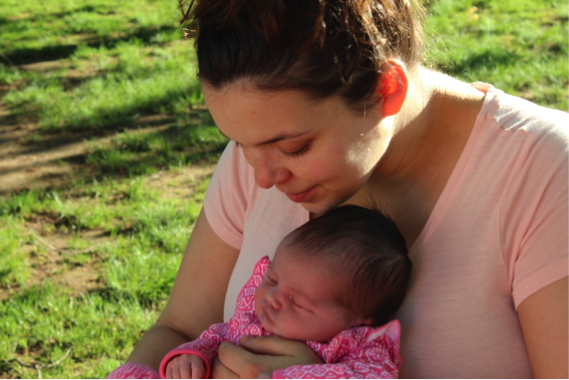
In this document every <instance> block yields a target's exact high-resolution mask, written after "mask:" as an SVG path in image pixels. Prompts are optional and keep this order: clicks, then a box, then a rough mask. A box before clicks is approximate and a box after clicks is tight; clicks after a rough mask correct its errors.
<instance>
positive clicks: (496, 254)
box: [204, 84, 569, 378]
mask: <svg viewBox="0 0 569 380" xmlns="http://www.w3.org/2000/svg"><path fill="white" fill-rule="evenodd" d="M474 86H475V87H476V88H478V89H480V90H481V91H485V92H486V91H487V95H486V99H485V102H484V105H483V107H482V110H481V112H480V114H479V115H478V118H477V121H476V125H475V126H474V129H473V131H472V133H471V136H470V138H469V140H468V143H467V145H466V147H465V149H464V152H463V153H462V156H461V157H460V159H459V161H458V163H457V165H456V167H455V169H454V171H453V173H452V175H451V177H450V179H449V181H448V183H447V185H446V187H445V189H444V190H443V192H442V194H441V196H440V198H439V200H438V202H437V204H436V205H435V208H434V210H433V212H432V214H431V216H430V218H429V220H428V221H427V224H426V225H425V227H424V229H423V231H422V232H421V234H420V236H419V237H418V239H417V240H416V241H415V243H414V244H413V245H412V246H411V247H410V253H409V255H410V258H411V260H412V261H413V278H412V281H411V284H410V288H409V291H408V294H407V296H406V298H405V301H404V303H403V305H402V307H401V308H400V309H399V311H398V312H397V313H396V315H395V316H394V317H395V318H397V319H399V320H400V322H401V331H402V335H401V356H402V358H403V365H402V367H401V369H400V376H401V377H411V378H427V377H428V378H430V377H437V378H443V377H444V378H448V377H451V378H464V377H467V378H487V377H492V378H512V377H514V378H529V377H531V376H532V374H531V369H530V366H529V361H528V358H527V353H526V350H525V345H524V341H523V337H522V333H521V329H520V326H519V321H518V317H517V313H516V309H517V307H518V306H519V304H520V303H521V302H522V301H523V300H524V299H526V298H527V297H528V296H529V295H531V294H533V293H534V292H536V291H538V290H540V289H542V288H543V287H545V286H547V285H549V284H551V283H553V282H555V281H557V280H559V279H562V278H564V277H566V276H567V275H568V265H569V264H568V260H567V258H568V245H569V243H568V229H569V226H568V205H567V203H568V201H567V199H568V181H569V179H568V151H569V115H568V114H566V113H564V112H560V111H555V110H550V109H546V108H543V107H539V106H537V105H535V104H533V103H530V102H528V101H525V100H522V99H520V98H516V97H513V96H510V95H506V94H504V93H503V92H502V91H499V90H496V89H494V88H493V87H492V86H489V85H484V84H475V85H474ZM204 207H205V212H206V216H207V219H208V221H209V223H210V225H211V227H212V228H213V230H214V231H215V232H216V233H217V234H218V235H219V236H220V237H221V238H222V239H223V240H224V241H226V242H227V243H229V244H230V245H232V246H233V247H235V248H238V249H240V250H241V253H240V255H239V258H238V260H237V264H236V267H235V270H234V272H233V274H232V277H231V280H230V283H229V290H228V291H227V295H226V300H225V320H226V321H227V320H229V318H230V317H231V314H232V313H233V305H235V301H236V298H237V295H238V293H239V290H240V289H241V288H242V287H243V285H244V284H245V282H246V281H247V279H248V278H249V275H250V273H251V270H252V268H253V267H254V265H255V263H256V262H257V261H258V260H259V259H261V258H262V257H263V256H265V255H267V254H268V255H269V256H270V257H271V258H272V257H273V254H274V252H275V249H276V247H277V245H278V244H279V242H280V241H281V239H282V238H283V237H284V236H285V235H286V234H287V233H289V232H290V231H292V230H293V229H295V228H297V227H299V226H300V225H302V224H303V223H305V222H307V221H308V218H309V214H308V212H307V211H306V210H305V209H303V208H302V207H301V206H300V205H298V204H296V203H293V202H291V201H290V200H289V199H288V198H287V197H286V196H285V195H284V194H282V193H280V192H279V191H278V190H277V189H275V188H274V187H273V188H271V189H266V190H265V189H261V188H258V187H257V186H256V185H255V181H254V172H253V169H252V168H251V167H250V166H249V165H248V164H247V162H246V161H245V158H244V157H243V154H242V152H241V149H240V148H238V147H236V145H235V144H234V143H233V142H231V143H230V144H229V145H228V147H227V149H226V150H225V152H224V153H223V155H222V158H221V159H220V162H219V164H218V167H217V169H216V172H215V173H214V175H213V177H212V180H211V182H210V185H209V188H208V192H207V195H206V198H205V204H204Z"/></svg>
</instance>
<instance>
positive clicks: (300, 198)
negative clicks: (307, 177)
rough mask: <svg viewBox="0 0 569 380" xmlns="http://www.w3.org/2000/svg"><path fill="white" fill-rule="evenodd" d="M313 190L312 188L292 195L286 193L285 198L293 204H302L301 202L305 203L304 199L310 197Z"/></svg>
mask: <svg viewBox="0 0 569 380" xmlns="http://www.w3.org/2000/svg"><path fill="white" fill-rule="evenodd" d="M314 189H315V187H313V188H311V189H309V190H306V191H303V192H301V193H294V194H292V193H286V196H287V197H288V199H290V200H291V201H293V202H296V203H302V202H304V201H306V199H307V198H308V197H309V196H310V195H312V192H313V191H314Z"/></svg>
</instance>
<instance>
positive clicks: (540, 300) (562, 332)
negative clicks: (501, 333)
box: [518, 277, 569, 379]
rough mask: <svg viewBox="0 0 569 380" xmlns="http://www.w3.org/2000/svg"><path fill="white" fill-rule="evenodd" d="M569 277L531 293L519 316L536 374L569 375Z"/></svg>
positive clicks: (531, 363)
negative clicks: (568, 293)
mask: <svg viewBox="0 0 569 380" xmlns="http://www.w3.org/2000/svg"><path fill="white" fill-rule="evenodd" d="M567 286H568V283H567V277H565V278H564V279H561V280H559V281H556V282H554V283H553V284H551V285H548V286H546V287H545V288H543V289H541V290H540V291H538V292H536V293H534V294H532V295H531V296H529V297H528V298H527V299H526V300H524V301H523V302H522V303H521V304H520V306H519V307H518V316H519V318H520V324H521V327H522V332H523V335H524V340H525V343H526V348H527V352H528V356H529V360H530V365H531V369H532V372H533V376H534V377H535V378H550V379H551V378H565V379H566V378H567V377H568V368H567V367H568V363H567V357H568V347H567V346H568V329H567V324H568V322H569V320H568V311H567V308H568V305H567V302H568V301H567Z"/></svg>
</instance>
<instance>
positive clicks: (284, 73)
mask: <svg viewBox="0 0 569 380" xmlns="http://www.w3.org/2000/svg"><path fill="white" fill-rule="evenodd" d="M417 1H418V0H178V5H179V7H180V10H181V12H182V15H183V17H182V20H181V22H182V24H184V23H189V24H190V26H189V28H190V30H191V32H193V34H194V35H195V46H196V51H197V56H198V75H199V77H200V78H201V79H202V81H204V82H205V83H206V84H207V85H210V86H213V88H215V89H220V88H223V87H224V86H226V85H229V84H232V83H234V82H236V81H238V80H242V79H246V80H248V81H250V82H251V83H252V84H253V85H255V86H256V87H257V88H259V89H261V90H282V89H289V90H300V91H304V92H305V93H306V94H307V95H308V96H309V97H310V98H312V99H314V100H318V99H323V98H326V97H328V96H331V95H339V96H340V97H341V98H342V99H343V100H344V101H345V103H346V104H347V105H348V106H349V107H351V108H353V109H358V110H360V109H363V108H364V107H365V106H366V104H368V103H374V102H375V101H377V100H378V99H374V97H373V94H374V90H375V89H376V86H377V83H378V80H379V78H380V76H381V73H382V68H383V65H384V64H385V62H386V60H387V59H389V58H398V59H401V60H402V61H403V62H404V63H405V64H406V65H407V68H408V69H410V70H412V69H413V68H414V67H416V66H417V65H418V64H419V63H420V62H421V60H422V54H423V35H422V29H421V25H420V22H419V18H420V17H416V14H418V15H422V8H421V6H420V5H419V4H418V3H417ZM192 29H193V30H192Z"/></svg>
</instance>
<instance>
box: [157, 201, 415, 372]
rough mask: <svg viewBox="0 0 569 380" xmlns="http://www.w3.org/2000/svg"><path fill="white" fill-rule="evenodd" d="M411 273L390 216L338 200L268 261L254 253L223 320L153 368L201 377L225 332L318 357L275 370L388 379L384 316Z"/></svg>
mask: <svg viewBox="0 0 569 380" xmlns="http://www.w3.org/2000/svg"><path fill="white" fill-rule="evenodd" d="M410 277H411V261H410V260H409V258H408V256H407V247H406V243H405V240H404V238H403V236H402V235H401V233H400V232H399V230H398V229H397V226H396V225H395V223H393V221H391V220H390V219H388V218H387V217H385V216H384V215H383V214H381V213H380V212H379V211H376V210H370V209H367V208H363V207H359V206H351V205H350V206H342V207H339V208H337V209H334V210H332V211H330V212H328V213H327V214H325V215H323V216H321V217H319V218H317V219H313V220H311V221H309V222H308V223H306V224H305V225H303V226H301V227H299V228H298V229H296V230H294V231H293V232H291V233H290V234H289V235H287V236H286V237H285V238H284V239H283V240H282V241H281V243H280V244H279V246H278V247H277V249H276V252H275V255H274V258H273V260H272V262H271V261H270V260H269V258H268V257H264V258H262V259H261V260H260V261H259V262H258V263H257V264H256V266H255V268H254V272H253V276H252V277H251V279H250V280H249V281H248V282H247V284H246V285H245V286H244V287H243V289H242V290H241V293H240V294H239V297H238V299H237V307H236V311H235V314H234V315H233V317H232V318H231V319H230V320H229V322H228V323H220V324H215V325H212V326H211V327H210V328H209V329H208V330H207V331H205V332H204V333H202V335H201V336H200V337H199V338H198V339H196V340H195V341H192V342H189V343H185V344H183V345H182V346H180V347H178V348H176V349H174V350H172V351H170V352H169V353H168V354H167V355H166V356H165V357H164V359H163V360H162V363H161V365H160V374H161V376H162V377H163V378H208V377H209V376H210V375H211V364H212V362H213V360H214V359H215V358H216V357H217V352H218V349H219V346H220V344H221V343H222V342H223V341H230V342H232V343H234V344H239V338H240V337H242V336H263V335H278V336H281V337H285V338H288V339H296V340H303V341H307V342H306V343H307V345H308V346H309V347H310V348H311V349H312V350H314V352H316V353H317V354H318V355H319V356H320V358H321V359H322V360H323V361H324V362H325V364H320V365H298V366H292V367H289V368H286V369H284V370H278V371H275V372H273V373H272V376H273V378H353V377H374V378H386V377H387V378H396V377H397V372H398V369H399V367H400V365H401V357H400V356H399V335H400V326H399V322H398V321H391V322H389V318H390V316H391V315H392V314H393V312H395V311H396V310H397V309H398V308H399V306H400V305H401V302H402V301H403V298H404V296H405V292H406V289H407V284H408V282H409V280H410ZM388 322H389V323H388ZM382 325H383V326H382ZM370 326H382V327H379V328H373V327H370Z"/></svg>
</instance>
